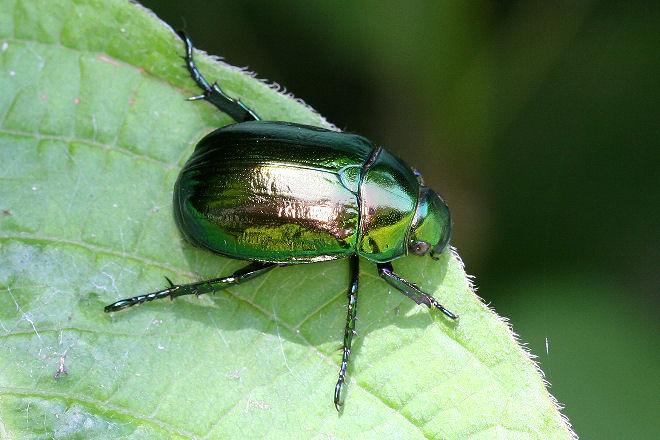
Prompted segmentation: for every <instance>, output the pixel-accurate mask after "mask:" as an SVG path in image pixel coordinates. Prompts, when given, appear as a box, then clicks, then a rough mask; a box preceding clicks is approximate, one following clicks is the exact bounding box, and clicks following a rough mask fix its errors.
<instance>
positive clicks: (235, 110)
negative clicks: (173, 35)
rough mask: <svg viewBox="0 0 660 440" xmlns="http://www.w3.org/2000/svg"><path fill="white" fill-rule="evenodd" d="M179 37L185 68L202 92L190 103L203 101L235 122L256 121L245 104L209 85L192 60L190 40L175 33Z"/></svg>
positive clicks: (255, 117)
mask: <svg viewBox="0 0 660 440" xmlns="http://www.w3.org/2000/svg"><path fill="white" fill-rule="evenodd" d="M177 34H178V35H179V37H181V39H182V40H183V43H184V44H185V48H186V55H185V56H184V57H183V59H184V60H185V61H186V68H187V69H188V72H190V76H191V77H192V79H193V80H194V81H195V82H196V83H197V85H198V86H199V88H200V89H202V91H203V92H204V93H203V94H201V95H198V96H193V97H191V98H188V99H189V100H190V101H196V100H198V99H204V100H206V101H208V102H210V103H211V104H213V105H214V106H216V107H217V108H218V109H219V110H220V111H221V112H224V113H227V114H228V115H229V116H230V117H231V118H232V119H233V120H234V121H236V122H246V121H258V120H260V118H259V116H257V114H256V113H254V112H253V111H252V110H251V109H249V108H248V107H247V106H246V105H245V104H243V103H242V102H241V101H239V100H237V99H233V98H232V97H230V96H229V95H227V94H226V93H225V92H224V91H223V90H222V89H221V88H220V86H219V85H218V84H217V83H213V84H210V83H209V82H208V81H207V80H206V78H204V75H202V73H201V72H200V71H199V69H198V68H197V65H196V64H195V61H194V60H193V44H192V41H191V40H190V38H189V37H188V36H187V35H186V34H185V33H184V32H183V31H179V32H177Z"/></svg>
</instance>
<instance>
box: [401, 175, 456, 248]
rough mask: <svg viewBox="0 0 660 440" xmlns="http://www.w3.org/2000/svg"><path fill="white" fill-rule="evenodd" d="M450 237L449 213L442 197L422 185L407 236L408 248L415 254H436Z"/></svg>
mask: <svg viewBox="0 0 660 440" xmlns="http://www.w3.org/2000/svg"><path fill="white" fill-rule="evenodd" d="M450 238H451V215H450V213H449V207H447V204H446V203H445V201H444V200H442V197H440V196H439V195H438V194H436V193H435V191H433V190H432V189H430V188H427V187H425V186H422V187H421V188H420V190H419V201H418V203H417V210H416V211H415V217H414V219H413V222H412V225H411V226H410V235H409V236H408V250H409V251H410V252H412V253H413V254H415V255H426V254H429V255H430V256H431V258H434V259H438V257H437V256H438V255H439V254H441V253H442V251H443V250H444V249H445V247H446V246H447V243H449V239H450Z"/></svg>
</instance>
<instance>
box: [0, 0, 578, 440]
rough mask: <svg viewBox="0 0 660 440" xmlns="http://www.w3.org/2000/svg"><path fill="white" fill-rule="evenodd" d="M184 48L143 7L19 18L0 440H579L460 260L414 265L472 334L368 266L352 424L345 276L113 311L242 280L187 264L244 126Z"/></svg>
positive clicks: (198, 253)
mask: <svg viewBox="0 0 660 440" xmlns="http://www.w3.org/2000/svg"><path fill="white" fill-rule="evenodd" d="M181 54H182V45H181V42H180V41H179V40H178V38H177V37H176V36H175V35H174V33H173V32H172V31H171V29H170V28H169V27H167V26H165V25H164V24H163V23H161V22H160V21H159V20H158V19H157V18H156V17H154V16H153V15H151V14H150V13H149V12H148V11H146V10H144V9H143V8H141V7H140V6H137V5H135V4H132V3H129V2H127V1H119V0H113V1H101V0H96V1H92V0H77V1H67V0H59V1H53V0H49V1H45V0H44V1H34V0H22V1H21V0H15V1H14V0H0V121H1V122H0V164H1V165H0V353H1V356H0V437H2V438H25V437H33V438H51V437H57V438H99V437H105V438H110V437H112V438H117V437H126V438H154V437H166V438H197V437H207V438H260V437H270V438H353V437H355V436H357V435H358V434H360V437H364V438H424V437H426V438H451V439H457V438H468V437H469V438H543V439H548V438H570V437H571V436H572V434H571V432H570V429H569V427H568V425H567V422H566V421H565V420H564V419H563V418H562V417H561V416H560V414H559V412H558V411H557V409H556V405H555V402H554V401H553V399H552V397H551V396H550V395H549V394H548V392H547V391H546V389H545V386H544V383H543V380H542V378H541V376H540V375H539V372H538V370H537V369H536V367H535V365H534V363H533V362H532V361H531V360H530V358H529V355H528V354H527V353H526V352H525V351H524V350H523V349H522V348H521V347H520V346H519V345H518V344H517V343H516V341H515V338H514V336H513V335H512V333H511V331H510V329H509V328H508V326H507V324H506V323H505V322H503V320H502V319H500V318H498V317H497V316H496V315H495V314H494V313H493V312H492V311H490V310H489V309H488V308H487V307H486V306H484V305H483V304H482V303H481V301H480V300H479V299H478V298H477V296H476V295H475V294H474V293H473V291H472V289H471V286H470V283H469V281H468V280H467V279H466V276H465V273H464V271H463V268H462V265H461V263H460V261H459V259H458V257H457V256H456V255H452V254H450V253H445V255H443V258H442V259H441V260H440V261H439V262H434V261H432V260H430V259H420V258H417V257H411V258H406V259H404V260H403V261H400V262H396V267H397V269H398V270H400V272H401V273H402V274H403V275H404V276H406V277H408V278H409V279H411V280H414V281H416V282H418V283H419V284H420V285H421V286H422V287H424V288H425V289H427V290H429V291H430V292H432V293H433V294H434V295H435V296H436V297H437V298H439V299H440V300H441V302H442V303H444V304H445V305H446V306H447V307H449V308H450V309H451V310H453V311H456V312H457V313H459V314H460V315H461V319H460V321H459V322H458V323H456V324H454V323H451V322H448V321H447V320H446V319H445V318H444V317H443V316H442V315H441V314H440V313H437V312H429V310H428V309H426V308H425V307H420V306H416V305H415V304H414V303H412V302H411V301H409V300H408V299H406V298H404V297H403V296H402V295H400V294H399V293H397V292H393V291H392V289H390V288H388V287H387V285H386V284H385V283H384V282H382V281H381V280H380V279H379V278H378V277H377V276H375V270H374V267H373V265H372V264H370V263H368V262H366V261H363V262H362V263H363V264H362V272H361V288H360V297H359V303H358V316H359V321H358V332H359V336H358V337H357V338H356V341H355V343H354V349H353V356H352V359H351V362H352V363H351V367H350V368H349V384H348V387H347V390H346V391H347V392H346V404H345V407H344V411H343V412H342V413H341V414H338V413H337V412H336V411H335V409H334V407H333V404H332V393H333V388H334V385H335V381H336V379H337V372H338V366H339V359H340V352H339V351H338V350H337V348H338V347H339V346H340V344H341V340H342V335H343V329H344V320H345V315H346V309H345V304H346V289H347V286H348V268H347V264H346V262H345V261H337V262H330V263H322V264H315V265H308V266H297V267H289V268H282V269H277V270H275V271H272V272H270V273H269V274H268V275H266V276H265V277H264V278H263V279H261V280H260V281H255V282H253V283H247V284H245V285H243V286H241V287H238V288H235V289H230V290H227V291H223V292H219V293H217V294H215V295H212V296H205V297H200V298H185V299H184V298H181V299H177V300H176V301H174V302H169V301H160V302H155V303H151V304H148V305H144V306H142V307H137V308H134V309H129V310H127V311H124V312H121V313H116V314H113V315H108V314H105V313H103V306H104V305H105V304H107V303H110V302H113V301H115V300H117V299H119V298H123V297H126V296H131V295H135V294H139V293H145V292H150V291H153V290H156V289H159V288H162V287H163V286H164V285H165V279H164V278H163V277H164V276H168V277H170V278H172V279H173V280H175V281H176V282H180V283H182V282H189V281H191V280H197V279H202V278H208V277H214V276H218V275H221V274H228V273H230V272H231V271H233V270H234V269H236V268H238V267H240V266H241V265H242V264H241V263H240V262H237V261H233V260H229V259H226V258H221V257H218V256H215V255H212V254H210V253H208V252H205V251H203V250H200V249H197V248H194V247H192V246H191V245H190V244H188V243H186V242H185V241H184V240H183V239H182V237H181V235H180V234H179V232H178V230H177V228H176V226H175V224H174V222H173V218H172V214H171V194H172V186H173V183H174V180H175V179H176V176H177V173H178V170H179V169H180V167H181V165H182V163H183V162H184V161H185V160H186V158H187V157H188V156H189V154H190V153H191V151H192V149H193V147H194V145H195V143H196V142H197V141H198V140H199V139H200V138H201V137H202V136H203V135H204V134H205V133H207V132H209V131H210V130H212V129H214V128H216V127H219V126H222V125H224V124H227V123H229V122H230V120H229V118H228V117H227V116H226V115H224V114H222V113H220V112H218V111H216V110H215V109H214V108H213V107H212V106H210V105H209V104H207V103H202V102H195V103H191V102H187V101H185V100H184V98H185V97H187V96H191V95H193V94H196V93H197V90H196V89H195V86H194V84H193V82H192V81H191V80H190V78H189V77H188V74H187V72H186V71H185V69H184V68H183V66H182V60H181V58H180V56H181ZM197 59H198V62H199V64H200V66H201V69H202V71H203V72H205V74H206V75H207V77H208V78H213V79H217V80H218V81H220V82H221V83H222V85H223V86H224V87H225V89H226V91H227V92H228V93H230V94H231V95H233V96H238V97H241V99H242V100H243V101H244V102H245V103H246V104H247V105H249V106H250V107H252V108H253V109H255V110H256V112H257V113H259V114H260V115H261V116H262V117H264V118H265V119H280V120H290V121H296V122H302V123H309V124H318V125H324V124H325V125H327V123H326V122H325V121H324V120H323V119H322V118H321V117H320V116H318V115H317V114H315V113H314V112H313V111H311V110H310V109H309V108H307V107H306V106H304V105H303V104H301V103H300V102H298V101H296V100H294V99H292V98H291V97H288V96H284V95H282V94H280V93H278V92H277V91H276V90H274V89H273V88H271V87H269V86H268V85H267V84H265V83H263V82H260V81H258V80H255V79H254V78H252V77H251V76H249V75H247V74H245V73H244V72H242V71H241V70H239V69H236V68H234V67H231V66H228V65H226V64H223V63H220V62H217V61H214V60H212V59H211V58H210V57H207V56H202V55H201V54H198V58H197Z"/></svg>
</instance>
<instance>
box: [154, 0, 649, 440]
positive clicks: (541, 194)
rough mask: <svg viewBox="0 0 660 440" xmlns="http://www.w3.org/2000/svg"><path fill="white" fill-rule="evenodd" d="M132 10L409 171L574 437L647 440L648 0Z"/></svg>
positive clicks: (222, 4)
mask: <svg viewBox="0 0 660 440" xmlns="http://www.w3.org/2000/svg"><path fill="white" fill-rule="evenodd" d="M142 3H143V4H144V5H145V6H147V7H148V8H150V9H152V10H153V11H154V12H155V13H156V14H157V15H158V16H159V17H161V18H162V19H163V20H165V21H167V22H168V23H170V24H171V25H172V26H173V27H174V28H185V29H186V30H187V32H188V33H189V34H190V35H191V37H192V38H193V41H194V42H195V44H196V46H197V47H199V48H201V49H203V50H206V51H208V52H209V53H212V54H217V55H221V56H223V57H224V58H225V59H226V60H227V62H229V63H230V64H233V65H238V66H248V67H249V68H250V69H251V70H254V71H256V72H258V73H259V76H260V77H261V78H267V79H269V80H271V81H275V82H278V83H280V84H283V85H286V87H287V89H288V90H290V91H292V92H293V93H294V94H295V95H296V96H297V97H299V98H302V99H304V100H305V101H306V102H307V103H308V104H310V105H312V106H313V107H314V108H316V109H317V110H318V111H319V112H320V113H321V114H323V115H324V116H326V117H327V118H328V119H329V120H330V121H331V122H333V123H334V124H336V125H337V126H338V127H340V128H342V129H345V130H348V131H353V132H358V133H361V134H364V135H366V136H368V137H370V138H372V139H373V140H375V141H376V142H378V143H381V144H383V145H385V146H386V147H387V148H389V149H390V150H392V151H394V152H396V153H397V154H398V155H399V156H401V157H403V158H404V159H405V160H406V161H407V162H408V163H410V164H413V165H415V166H416V167H418V168H419V169H420V170H421V171H422V172H423V173H424V176H425V179H426V181H427V183H428V184H429V186H432V187H434V188H435V189H437V190H438V191H439V192H441V193H442V194H443V195H444V196H445V198H446V200H447V201H448V203H449V205H450V207H451V208H452V211H453V214H454V222H455V236H454V237H455V238H454V239H453V244H454V245H455V246H457V247H458V248H459V250H460V252H461V255H462V256H463V259H464V261H465V263H466V265H467V269H468V272H469V273H472V274H475V275H476V276H477V285H478V286H479V289H480V290H479V293H480V295H481V296H482V297H483V298H484V300H485V301H486V302H488V303H491V305H492V306H493V307H494V308H495V309H496V310H497V312H498V313H499V314H501V315H503V316H507V317H509V318H510V319H511V322H512V323H513V326H514V330H515V331H516V332H518V333H519V334H520V336H521V339H522V340H523V341H524V342H526V343H528V344H529V347H530V348H531V350H532V351H533V352H534V353H535V354H536V355H538V356H539V362H540V364H541V367H542V368H543V370H544V371H545V373H546V377H547V379H548V381H549V382H550V383H551V384H552V388H551V391H552V393H553V394H554V395H555V396H556V397H557V399H558V400H559V401H560V402H561V403H563V404H564V405H565V406H566V408H565V411H564V413H565V414H566V415H567V416H568V417H569V418H570V420H571V422H572V423H573V425H574V427H575V429H576V431H577V432H578V434H580V435H581V436H582V437H583V438H594V439H596V438H597V439H606V438H612V439H621V438H630V439H642V438H649V439H650V438H658V435H659V434H658V433H659V432H660V380H659V379H660V376H659V374H658V372H659V371H660V370H659V367H660V355H659V353H660V351H659V350H658V349H659V348H660V347H659V343H658V342H659V340H660V338H659V337H658V335H659V333H658V330H659V325H658V323H659V321H658V317H657V312H658V310H660V308H659V306H660V304H659V302H660V301H659V297H658V291H659V287H660V275H659V274H660V271H659V270H658V269H659V268H660V258H659V257H660V212H659V211H660V178H659V176H658V174H659V169H658V168H659V165H660V5H659V4H658V2H657V1H656V2H651V1H649V2H634V1H629V2H613V1H579V2H575V1H558V2H531V1H528V2H516V1H491V2H485V1H471V2H465V1H459V0H457V1H407V2H394V1H391V2H385V1H361V2H355V1H333V2H299V1H290V0H280V1H277V2H273V1H254V0H249V1H246V0H241V1H238V2H237V1H219V2H218V1H203V0H195V1H193V0H189V1H187V2H181V1H174V0H171V1H164V0H149V1H146V0H144V1H143V2H142Z"/></svg>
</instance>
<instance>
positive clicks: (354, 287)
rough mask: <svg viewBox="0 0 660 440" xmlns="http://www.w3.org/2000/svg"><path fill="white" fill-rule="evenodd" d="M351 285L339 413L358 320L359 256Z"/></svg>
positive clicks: (353, 259) (337, 404)
mask: <svg viewBox="0 0 660 440" xmlns="http://www.w3.org/2000/svg"><path fill="white" fill-rule="evenodd" d="M350 264H351V284H350V285H349V287H348V307H347V309H348V312H347V316H346V327H345V328H344V346H343V350H342V358H341V367H340V368H339V379H337V385H335V399H334V402H335V408H337V411H339V408H340V406H341V405H342V402H341V388H342V385H343V384H344V381H345V379H346V368H347V367H348V358H349V356H350V355H351V345H352V343H353V336H355V335H356V334H357V333H356V331H355V321H356V320H357V293H358V282H359V276H360V265H359V264H360V260H359V258H358V256H357V255H354V256H352V257H351V260H350Z"/></svg>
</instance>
